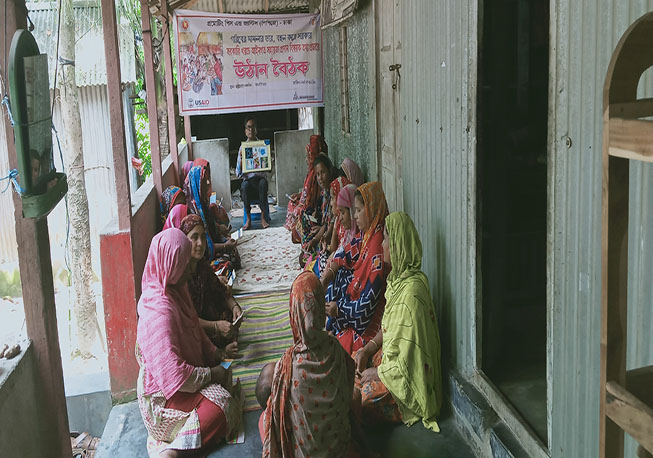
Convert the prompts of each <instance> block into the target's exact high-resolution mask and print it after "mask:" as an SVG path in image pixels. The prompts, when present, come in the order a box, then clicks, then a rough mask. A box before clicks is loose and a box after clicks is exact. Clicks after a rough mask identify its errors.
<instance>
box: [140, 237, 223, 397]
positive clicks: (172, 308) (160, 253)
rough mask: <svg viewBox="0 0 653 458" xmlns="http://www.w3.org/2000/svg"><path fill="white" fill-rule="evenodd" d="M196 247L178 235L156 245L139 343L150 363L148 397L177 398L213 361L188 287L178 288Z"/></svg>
mask: <svg viewBox="0 0 653 458" xmlns="http://www.w3.org/2000/svg"><path fill="white" fill-rule="evenodd" d="M190 252H191V243H190V240H188V238H186V235H184V233H183V232H181V231H180V230H178V229H170V230H167V231H162V232H159V233H158V234H157V235H155V236H154V238H153V239H152V243H151V244H150V249H149V252H148V255H147V261H146V263H145V269H144V271H143V279H142V291H143V292H142V294H141V298H140V300H139V301H138V316H139V318H138V329H137V337H136V341H137V343H138V346H139V348H140V351H141V353H142V355H143V358H144V360H145V366H146V369H147V370H146V372H145V379H144V381H143V383H144V389H145V393H143V394H152V393H154V392H156V391H159V390H160V391H162V392H163V394H164V395H165V397H166V399H170V397H171V396H172V395H173V394H175V393H176V392H177V390H178V389H179V388H180V387H181V386H182V385H183V384H184V382H185V381H186V380H187V379H188V377H189V376H190V375H191V373H192V372H193V369H194V368H195V367H204V366H208V365H210V364H212V363H213V362H214V361H213V360H214V354H215V350H216V348H215V346H214V345H213V344H212V343H211V342H210V341H209V339H208V337H207V336H206V333H204V331H203V330H202V329H201V328H200V323H199V319H198V318H197V312H196V311H195V307H194V306H193V303H192V301H191V298H190V295H189V293H188V288H187V286H186V285H185V284H183V285H175V283H177V282H178V281H179V279H180V278H181V276H182V274H183V273H184V271H185V270H186V266H187V265H188V262H189V260H190Z"/></svg>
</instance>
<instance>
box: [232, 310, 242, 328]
mask: <svg viewBox="0 0 653 458" xmlns="http://www.w3.org/2000/svg"><path fill="white" fill-rule="evenodd" d="M244 316H245V312H242V313H241V314H240V315H239V316H238V318H236V319H235V320H234V321H233V323H231V324H232V325H234V326H240V322H241V321H242V320H243V317H244Z"/></svg>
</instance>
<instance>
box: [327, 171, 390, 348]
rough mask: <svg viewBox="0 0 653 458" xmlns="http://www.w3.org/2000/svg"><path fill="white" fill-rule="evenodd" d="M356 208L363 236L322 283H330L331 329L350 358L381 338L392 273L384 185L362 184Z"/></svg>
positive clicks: (354, 240) (336, 259) (335, 260)
mask: <svg viewBox="0 0 653 458" xmlns="http://www.w3.org/2000/svg"><path fill="white" fill-rule="evenodd" d="M354 207H355V211H354V217H355V218H356V225H357V226H358V228H359V229H360V232H359V233H358V234H357V235H356V236H354V237H353V238H352V240H351V241H350V242H349V243H348V244H347V246H345V248H344V250H343V251H342V252H338V253H337V254H336V255H335V256H334V257H333V260H332V261H331V262H330V263H329V264H328V266H327V267H326V269H325V270H324V272H323V274H322V277H321V281H322V284H323V285H325V286H326V285H328V288H327V293H326V300H327V304H326V313H327V315H328V316H329V320H328V323H327V330H329V331H331V332H333V333H334V334H335V335H336V337H337V338H338V340H339V341H340V343H341V345H342V346H343V348H344V349H345V350H346V351H347V352H348V353H349V354H350V355H351V354H353V353H354V352H356V350H358V349H359V348H362V347H363V346H364V345H365V344H366V343H367V342H368V341H369V340H370V339H371V338H373V337H374V336H375V335H376V333H377V332H378V330H379V327H380V325H381V318H382V317H383V307H384V305H385V298H384V296H383V294H384V292H385V287H386V271H385V267H384V262H383V246H382V244H383V228H384V226H385V217H386V216H387V215H388V204H387V203H386V200H385V194H384V193H383V188H382V187H381V183H379V182H376V181H375V182H372V183H365V184H363V185H362V186H360V187H359V188H358V190H357V191H356V197H355V199H354Z"/></svg>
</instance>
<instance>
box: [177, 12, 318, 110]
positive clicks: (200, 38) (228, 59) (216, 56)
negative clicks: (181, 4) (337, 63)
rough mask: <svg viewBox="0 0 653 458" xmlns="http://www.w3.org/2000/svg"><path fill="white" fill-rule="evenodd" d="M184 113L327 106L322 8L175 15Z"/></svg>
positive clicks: (181, 100) (180, 98)
mask: <svg viewBox="0 0 653 458" xmlns="http://www.w3.org/2000/svg"><path fill="white" fill-rule="evenodd" d="M174 30H175V41H176V57H177V82H178V94H179V112H180V115H182V116H186V115H196V114H197V115H200V114H202V115H204V114H214V113H238V112H247V111H260V110H277V109H283V108H300V107H307V106H324V98H323V90H324V87H323V84H322V33H321V30H320V15H319V14H266V15H261V14H258V15H243V14H219V13H203V12H200V11H190V10H177V11H175V15H174Z"/></svg>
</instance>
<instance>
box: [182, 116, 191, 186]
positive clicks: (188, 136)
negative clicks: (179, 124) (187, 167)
mask: <svg viewBox="0 0 653 458" xmlns="http://www.w3.org/2000/svg"><path fill="white" fill-rule="evenodd" d="M184 137H185V138H186V144H187V145H188V160H189V161H192V160H193V136H192V134H191V131H190V116H184ZM182 184H183V183H182Z"/></svg>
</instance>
